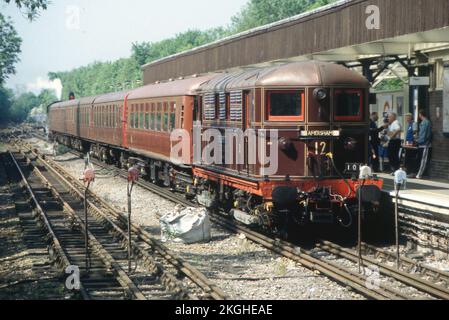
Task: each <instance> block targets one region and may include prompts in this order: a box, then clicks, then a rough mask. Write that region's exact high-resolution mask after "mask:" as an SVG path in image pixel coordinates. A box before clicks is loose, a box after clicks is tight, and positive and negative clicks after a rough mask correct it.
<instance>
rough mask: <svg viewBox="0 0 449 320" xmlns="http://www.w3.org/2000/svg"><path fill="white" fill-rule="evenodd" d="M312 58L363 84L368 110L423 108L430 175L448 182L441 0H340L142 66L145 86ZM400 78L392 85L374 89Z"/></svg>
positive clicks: (447, 56) (446, 52) (447, 68)
mask: <svg viewBox="0 0 449 320" xmlns="http://www.w3.org/2000/svg"><path fill="white" fill-rule="evenodd" d="M302 60H320V61H329V62H335V63H340V64H343V65H345V66H347V67H349V68H353V69H354V70H357V71H358V72H360V73H362V74H363V75H364V76H365V77H366V78H367V79H368V80H369V81H370V82H371V83H372V92H373V93H375V94H376V99H375V100H374V98H373V99H372V102H371V103H373V104H372V105H371V111H378V112H379V113H380V114H383V113H384V112H396V113H398V115H399V117H400V119H401V120H402V121H404V120H403V119H404V114H406V113H408V112H411V113H413V114H414V115H415V117H416V118H417V114H418V109H425V110H427V112H428V114H429V115H430V119H431V121H432V123H433V134H434V140H433V151H432V159H431V165H430V175H431V176H432V177H435V178H439V179H445V180H449V157H448V154H449V0H432V1H424V0H341V1H338V2H335V3H333V4H331V5H328V6H325V7H322V8H319V9H317V10H314V11H310V12H306V13H303V14H300V15H297V16H294V17H291V18H288V19H285V20H281V21H278V22H275V23H272V24H269V25H265V26H261V27H258V28H255V29H252V30H249V31H246V32H243V33H240V34H237V35H233V36H231V37H228V38H225V39H222V40H219V41H216V42H214V43H211V44H208V45H204V46H201V47H198V48H194V49H192V50H189V51H185V52H181V53H179V54H176V55H173V56H169V57H166V58H163V59H160V60H157V61H154V62H152V63H149V64H147V65H145V66H143V67H142V71H143V79H144V83H145V84H150V83H154V82H156V81H166V80H169V79H177V78H179V77H188V76H192V75H195V74H202V73H208V72H226V71H229V70H232V69H235V68H250V67H253V66H255V67H257V66H266V65H273V64H285V63H289V62H294V61H302ZM388 79H400V81H401V82H402V85H401V86H400V89H399V90H394V91H382V90H379V89H377V88H378V86H379V84H380V83H382V81H385V80H388Z"/></svg>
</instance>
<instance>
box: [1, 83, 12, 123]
mask: <svg viewBox="0 0 449 320" xmlns="http://www.w3.org/2000/svg"><path fill="white" fill-rule="evenodd" d="M12 99H13V93H12V91H11V90H9V89H6V88H4V87H2V86H0V124H5V123H7V122H8V121H9V110H10V109H11V105H12Z"/></svg>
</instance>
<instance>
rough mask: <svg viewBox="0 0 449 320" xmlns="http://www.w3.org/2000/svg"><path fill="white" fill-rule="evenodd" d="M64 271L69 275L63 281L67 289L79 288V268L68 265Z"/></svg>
mask: <svg viewBox="0 0 449 320" xmlns="http://www.w3.org/2000/svg"><path fill="white" fill-rule="evenodd" d="M65 273H66V274H68V275H69V276H68V277H67V279H66V281H65V287H66V288H67V289H69V290H79V289H80V288H81V277H80V268H79V267H78V266H68V267H67V268H66V269H65Z"/></svg>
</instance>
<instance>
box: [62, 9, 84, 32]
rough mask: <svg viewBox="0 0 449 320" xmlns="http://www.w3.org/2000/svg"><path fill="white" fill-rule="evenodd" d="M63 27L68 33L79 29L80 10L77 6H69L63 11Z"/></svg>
mask: <svg viewBox="0 0 449 320" xmlns="http://www.w3.org/2000/svg"><path fill="white" fill-rule="evenodd" d="M65 27H66V28H67V30H70V31H78V30H80V29H81V9H80V7H78V6H75V5H71V6H67V7H66V9H65Z"/></svg>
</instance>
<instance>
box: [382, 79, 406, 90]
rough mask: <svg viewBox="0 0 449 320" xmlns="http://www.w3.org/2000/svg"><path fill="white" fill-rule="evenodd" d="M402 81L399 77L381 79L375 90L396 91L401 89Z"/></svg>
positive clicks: (402, 86)
mask: <svg viewBox="0 0 449 320" xmlns="http://www.w3.org/2000/svg"><path fill="white" fill-rule="evenodd" d="M403 88H404V83H403V82H402V80H401V79H385V80H382V81H381V82H380V83H379V84H378V85H377V86H376V88H375V89H376V91H396V90H402V89H403Z"/></svg>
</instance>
